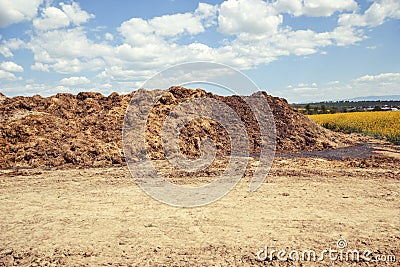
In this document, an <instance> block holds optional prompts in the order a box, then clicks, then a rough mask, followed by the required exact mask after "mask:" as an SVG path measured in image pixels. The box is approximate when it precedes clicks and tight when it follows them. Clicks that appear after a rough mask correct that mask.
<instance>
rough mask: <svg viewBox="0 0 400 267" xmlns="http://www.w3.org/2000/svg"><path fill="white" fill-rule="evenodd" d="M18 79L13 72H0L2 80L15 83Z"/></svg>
mask: <svg viewBox="0 0 400 267" xmlns="http://www.w3.org/2000/svg"><path fill="white" fill-rule="evenodd" d="M16 79H17V77H15V75H14V74H13V73H11V72H8V71H5V70H0V80H8V81H14V80H16Z"/></svg>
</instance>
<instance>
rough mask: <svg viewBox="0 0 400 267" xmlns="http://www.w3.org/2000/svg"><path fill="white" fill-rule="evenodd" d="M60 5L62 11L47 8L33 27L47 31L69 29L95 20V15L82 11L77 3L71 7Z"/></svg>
mask: <svg viewBox="0 0 400 267" xmlns="http://www.w3.org/2000/svg"><path fill="white" fill-rule="evenodd" d="M60 5H61V8H62V10H61V9H59V8H56V7H53V6H50V7H47V8H45V9H44V10H43V11H42V14H41V17H40V18H35V19H34V20H33V26H34V27H35V28H36V29H38V30H42V31H46V30H51V29H58V28H62V27H68V26H69V25H70V24H73V25H80V24H82V23H85V22H87V21H88V20H89V19H90V18H94V15H93V14H89V13H87V12H86V11H84V10H82V9H81V8H80V6H79V4H77V3H76V2H72V4H70V5H67V4H64V3H60Z"/></svg>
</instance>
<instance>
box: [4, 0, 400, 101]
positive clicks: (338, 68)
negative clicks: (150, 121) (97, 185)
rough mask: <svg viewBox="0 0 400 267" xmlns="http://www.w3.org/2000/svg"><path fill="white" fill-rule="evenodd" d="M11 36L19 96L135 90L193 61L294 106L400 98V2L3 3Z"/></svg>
mask: <svg viewBox="0 0 400 267" xmlns="http://www.w3.org/2000/svg"><path fill="white" fill-rule="evenodd" d="M0 36H1V38H0V92H2V93H3V94H5V95H7V96H16V95H34V94H41V95H44V96H48V95H52V94H56V93H58V92H70V93H77V92H80V91H98V92H101V93H103V94H105V95H107V94H110V93H111V92H113V91H117V92H120V93H126V92H129V91H132V90H135V89H136V88H138V87H140V86H141V85H142V84H143V82H144V81H145V80H147V79H149V78H150V77H152V76H153V75H154V74H156V73H157V72H159V71H162V70H164V69H165V68H168V67H170V66H174V65H177V64H181V63H185V62H192V61H213V62H216V63H222V64H226V65H228V66H231V67H233V68H235V69H237V70H239V71H242V72H243V73H244V74H246V75H247V76H248V77H249V78H250V79H252V80H253V81H254V82H255V83H256V84H257V85H258V87H259V88H260V89H262V90H265V91H267V92H268V93H270V94H272V95H275V96H281V97H285V98H287V99H288V100H289V101H290V102H306V101H318V100H335V99H347V98H352V97H359V96H370V95H395V94H397V95H399V94H400V53H399V49H398V48H397V47H398V44H399V43H400V1H398V0H377V1H369V0H366V1H361V0H360V1H355V0H335V1H331V0H269V1H262V0H226V1H201V2H197V1H189V0H173V1H172V0H163V1H155V0H150V1H120V0H114V1H106V0H96V1H49V0H18V1H16V0H0ZM216 73H217V72H216ZM221 73H222V72H221ZM213 75H215V73H213ZM239 93H240V94H250V93H252V92H251V90H250V89H247V88H243V89H242V90H241V91H240V92H239Z"/></svg>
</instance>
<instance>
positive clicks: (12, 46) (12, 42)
mask: <svg viewBox="0 0 400 267" xmlns="http://www.w3.org/2000/svg"><path fill="white" fill-rule="evenodd" d="M23 46H24V42H23V41H22V40H20V39H17V38H11V39H8V40H4V41H3V42H2V44H1V45H0V54H1V55H3V56H4V57H7V58H10V57H13V56H14V54H13V52H12V50H17V49H20V48H21V47H23Z"/></svg>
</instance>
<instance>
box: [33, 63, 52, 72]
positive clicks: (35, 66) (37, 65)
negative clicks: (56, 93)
mask: <svg viewBox="0 0 400 267" xmlns="http://www.w3.org/2000/svg"><path fill="white" fill-rule="evenodd" d="M31 70H36V71H43V72H49V65H47V64H43V63H41V62H35V64H33V65H32V66H31Z"/></svg>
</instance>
